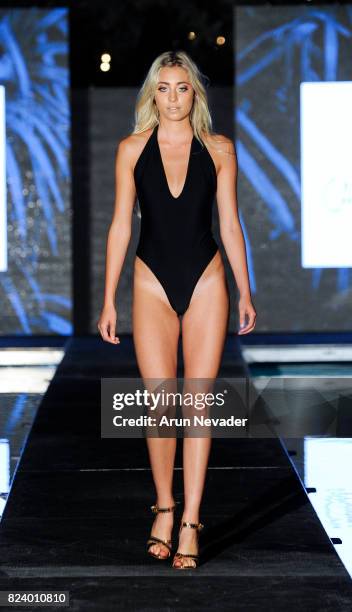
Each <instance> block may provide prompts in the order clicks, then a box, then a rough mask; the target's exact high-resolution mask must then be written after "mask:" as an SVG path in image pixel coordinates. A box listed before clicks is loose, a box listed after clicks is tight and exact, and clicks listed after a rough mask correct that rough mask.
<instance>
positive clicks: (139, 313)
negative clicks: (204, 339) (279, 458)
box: [132, 257, 180, 557]
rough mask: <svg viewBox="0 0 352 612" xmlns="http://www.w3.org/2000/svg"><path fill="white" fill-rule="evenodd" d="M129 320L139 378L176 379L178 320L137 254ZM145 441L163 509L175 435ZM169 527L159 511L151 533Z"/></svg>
mask: <svg viewBox="0 0 352 612" xmlns="http://www.w3.org/2000/svg"><path fill="white" fill-rule="evenodd" d="M132 320H133V321H132V322H133V340H134V347H135V352H136V358H137V364H138V368H139V371H140V375H141V377H142V378H143V379H152V378H154V379H165V378H168V379H172V378H173V379H176V375H177V345H178V339H179V334H180V320H179V318H178V316H177V314H176V313H175V311H174V310H173V309H172V308H171V306H170V304H169V302H168V300H167V297H166V294H165V291H164V289H163V288H162V286H161V284H160V283H159V281H158V280H157V279H156V277H155V276H154V274H153V273H152V272H151V270H150V269H149V268H148V266H146V265H145V264H144V262H143V261H142V260H141V259H140V258H139V257H136V259H135V268H134V283H133V304H132ZM146 441H147V446H148V452H149V458H150V464H151V469H152V474H153V480H154V484H155V489H156V503H157V505H158V506H160V507H162V508H164V507H169V506H172V505H174V498H173V493H172V482H173V470H174V462H175V452H176V438H152V437H147V439H146ZM172 526H173V512H168V513H160V514H157V515H156V517H155V521H154V523H153V526H152V531H151V533H152V534H153V535H155V536H156V537H158V538H160V539H162V540H168V539H170V537H171V530H172ZM150 552H152V553H154V554H156V555H158V554H160V555H161V556H163V557H167V556H168V549H167V548H166V546H163V545H162V544H154V545H153V546H151V548H150Z"/></svg>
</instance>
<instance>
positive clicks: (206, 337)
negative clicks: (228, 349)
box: [175, 252, 230, 565]
mask: <svg viewBox="0 0 352 612" xmlns="http://www.w3.org/2000/svg"><path fill="white" fill-rule="evenodd" d="M229 304H230V302H229V293H228V287H227V282H226V276H225V270H224V266H223V263H222V258H221V255H220V253H219V252H218V253H217V254H216V256H215V257H214V259H213V260H212V261H211V262H210V264H209V266H208V267H207V268H206V270H205V272H204V273H203V275H202V277H201V278H200V280H199V281H198V283H197V286H196V288H195V291H194V293H193V296H192V300H191V303H190V306H189V308H188V309H187V311H186V313H185V315H184V317H183V320H182V346H183V356H184V364H185V371H184V378H185V379H192V378H198V379H206V380H204V392H207V391H209V379H212V380H214V379H215V378H216V376H217V375H218V371H219V367H220V363H221V357H222V353H223V348H224V342H225V338H226V333H227V327H228V319H229ZM201 386H202V381H199V384H198V383H197V385H196V388H195V390H196V391H197V392H199V391H201ZM185 388H187V381H186V384H185ZM189 388H191V389H192V381H190V387H189ZM210 390H211V385H210ZM210 447H211V438H210V437H202V438H195V437H186V438H184V440H183V471H184V496H185V506H184V512H183V518H182V520H184V521H188V522H191V523H198V522H199V507H200V503H201V499H202V495H203V489H204V482H205V477H206V470H207V465H208V458H209V452H210ZM178 550H179V552H184V553H186V552H188V553H191V554H197V552H198V546H197V532H196V530H194V529H187V528H184V529H182V531H181V533H180V538H179V547H178ZM181 563H183V564H184V565H194V561H193V560H192V559H187V558H185V559H183V562H181V561H180V560H175V565H180V564H181Z"/></svg>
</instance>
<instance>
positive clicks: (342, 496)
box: [304, 438, 352, 576]
mask: <svg viewBox="0 0 352 612" xmlns="http://www.w3.org/2000/svg"><path fill="white" fill-rule="evenodd" d="M351 463H352V439H351V438H339V439H334V438H324V439H322V438H305V440H304V484H305V486H306V487H315V488H316V492H315V493H310V494H309V500H310V501H311V503H312V505H313V507H314V509H315V511H316V513H317V515H318V517H319V519H320V521H321V523H322V525H323V527H324V529H325V531H326V532H327V534H328V536H329V537H330V538H340V539H341V540H342V544H336V546H335V550H336V552H337V554H338V555H339V557H340V559H341V561H342V562H343V564H344V565H345V567H346V569H347V571H348V572H349V574H350V575H351V576H352V512H351V508H352V471H351Z"/></svg>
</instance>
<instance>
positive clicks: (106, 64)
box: [100, 62, 110, 72]
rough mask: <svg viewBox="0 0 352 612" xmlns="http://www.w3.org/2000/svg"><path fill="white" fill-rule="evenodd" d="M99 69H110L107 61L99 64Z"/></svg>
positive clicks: (105, 70)
mask: <svg viewBox="0 0 352 612" xmlns="http://www.w3.org/2000/svg"><path fill="white" fill-rule="evenodd" d="M100 70H101V71H102V72H107V71H108V70H110V64H109V63H108V62H102V63H101V64H100Z"/></svg>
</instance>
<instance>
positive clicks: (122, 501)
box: [0, 336, 352, 612]
mask: <svg viewBox="0 0 352 612" xmlns="http://www.w3.org/2000/svg"><path fill="white" fill-rule="evenodd" d="M180 368H181V369H180V372H182V363H180ZM241 373H243V374H245V373H246V366H245V364H244V362H243V361H242V359H241V355H240V351H239V345H237V344H236V343H235V341H234V339H233V337H232V339H231V342H230V340H229V341H228V342H227V344H226V347H225V352H224V358H223V367H222V370H221V372H220V376H239V375H241ZM137 376H138V372H137V369H136V362H135V356H134V351H133V346H132V341H131V338H130V337H129V336H125V337H124V336H122V337H121V345H120V346H119V347H115V346H112V345H108V344H106V343H104V342H102V340H101V339H100V338H97V337H87V338H83V337H77V338H72V339H70V340H69V341H68V342H67V345H66V354H65V357H64V359H63V361H62V362H61V364H60V365H59V367H58V369H57V371H56V374H55V376H54V378H53V380H52V382H51V384H50V386H49V388H48V390H47V392H46V394H45V396H44V398H43V400H42V402H41V404H40V406H39V409H38V411H37V414H36V418H35V421H34V424H33V426H32V429H31V432H30V435H29V438H28V442H27V444H26V447H25V450H24V452H23V454H22V457H21V460H20V463H19V466H18V469H17V472H16V475H15V478H14V483H13V485H12V489H11V492H10V497H9V500H8V502H7V504H6V507H5V512H4V515H3V518H2V521H1V523H0V547H1V561H0V590H1V589H2V590H10V589H11V590H12V589H18V590H21V591H24V590H56V591H58V590H63V591H69V593H70V607H69V609H70V610H74V611H76V610H79V611H81V610H97V611H99V612H105V611H110V610H111V611H112V610H127V609H129V610H156V609H157V610H165V611H166V610H179V609H188V610H208V609H214V610H236V611H240V612H242V611H246V612H249V611H256V612H257V611H264V610H265V611H266V610H268V609H269V610H271V611H276V610H277V611H280V612H282V610H283V609H285V610H286V611H287V612H289V611H291V610H297V608H298V609H301V610H304V611H313V610H314V611H318V610H319V612H323V611H326V612H327V611H330V610H331V611H332V610H334V612H336V611H337V610H341V611H346V612H347V611H350V610H351V609H352V582H351V579H350V577H349V575H348V573H347V571H346V569H345V568H344V566H343V564H342V563H341V561H340V559H339V557H338V556H337V554H336V552H335V549H334V546H333V544H332V542H331V541H330V539H329V537H328V536H327V534H326V532H325V530H324V529H323V527H322V525H321V523H320V521H319V519H318V517H317V515H316V513H315V511H314V509H313V507H312V505H311V503H310V501H309V496H308V494H307V492H306V490H305V489H304V487H303V486H302V483H301V481H300V479H299V478H298V476H297V474H296V472H295V470H294V469H293V466H292V464H291V461H290V459H289V456H288V453H287V450H286V449H285V448H284V446H283V444H282V443H281V442H280V440H279V439H254V438H248V439H214V440H213V445H212V451H211V456H210V461H209V470H208V475H207V482H206V489H205V494H204V499H203V503H202V510H201V521H202V522H203V523H204V524H205V529H204V531H203V532H202V535H201V539H200V544H201V560H202V563H201V565H200V567H199V568H198V569H197V570H193V571H187V572H181V571H179V572H178V571H176V570H173V569H172V568H171V566H170V562H169V561H166V562H161V561H157V560H154V559H152V558H149V557H148V556H147V555H146V553H145V543H146V540H147V538H148V535H149V533H150V528H151V524H152V521H153V515H152V514H151V512H150V505H151V504H152V503H154V501H155V498H154V489H153V484H152V476H151V471H150V469H149V464H148V458H147V451H146V445H145V441H144V440H140V439H102V438H101V437H100V379H101V378H102V377H137ZM181 457H182V440H179V441H178V450H177V457H176V469H175V497H176V499H177V500H178V501H180V502H181V504H180V506H182V499H183V492H182V469H181ZM175 518H176V523H175V532H174V539H175V538H176V535H177V528H176V525H177V523H178V520H179V516H178V515H177V514H176V517H175ZM28 609H29V608H28ZM31 609H33V608H31ZM48 609H49V608H48ZM50 609H52V610H53V609H56V608H55V607H51V608H50ZM57 609H59V607H57ZM60 609H61V607H60Z"/></svg>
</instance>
